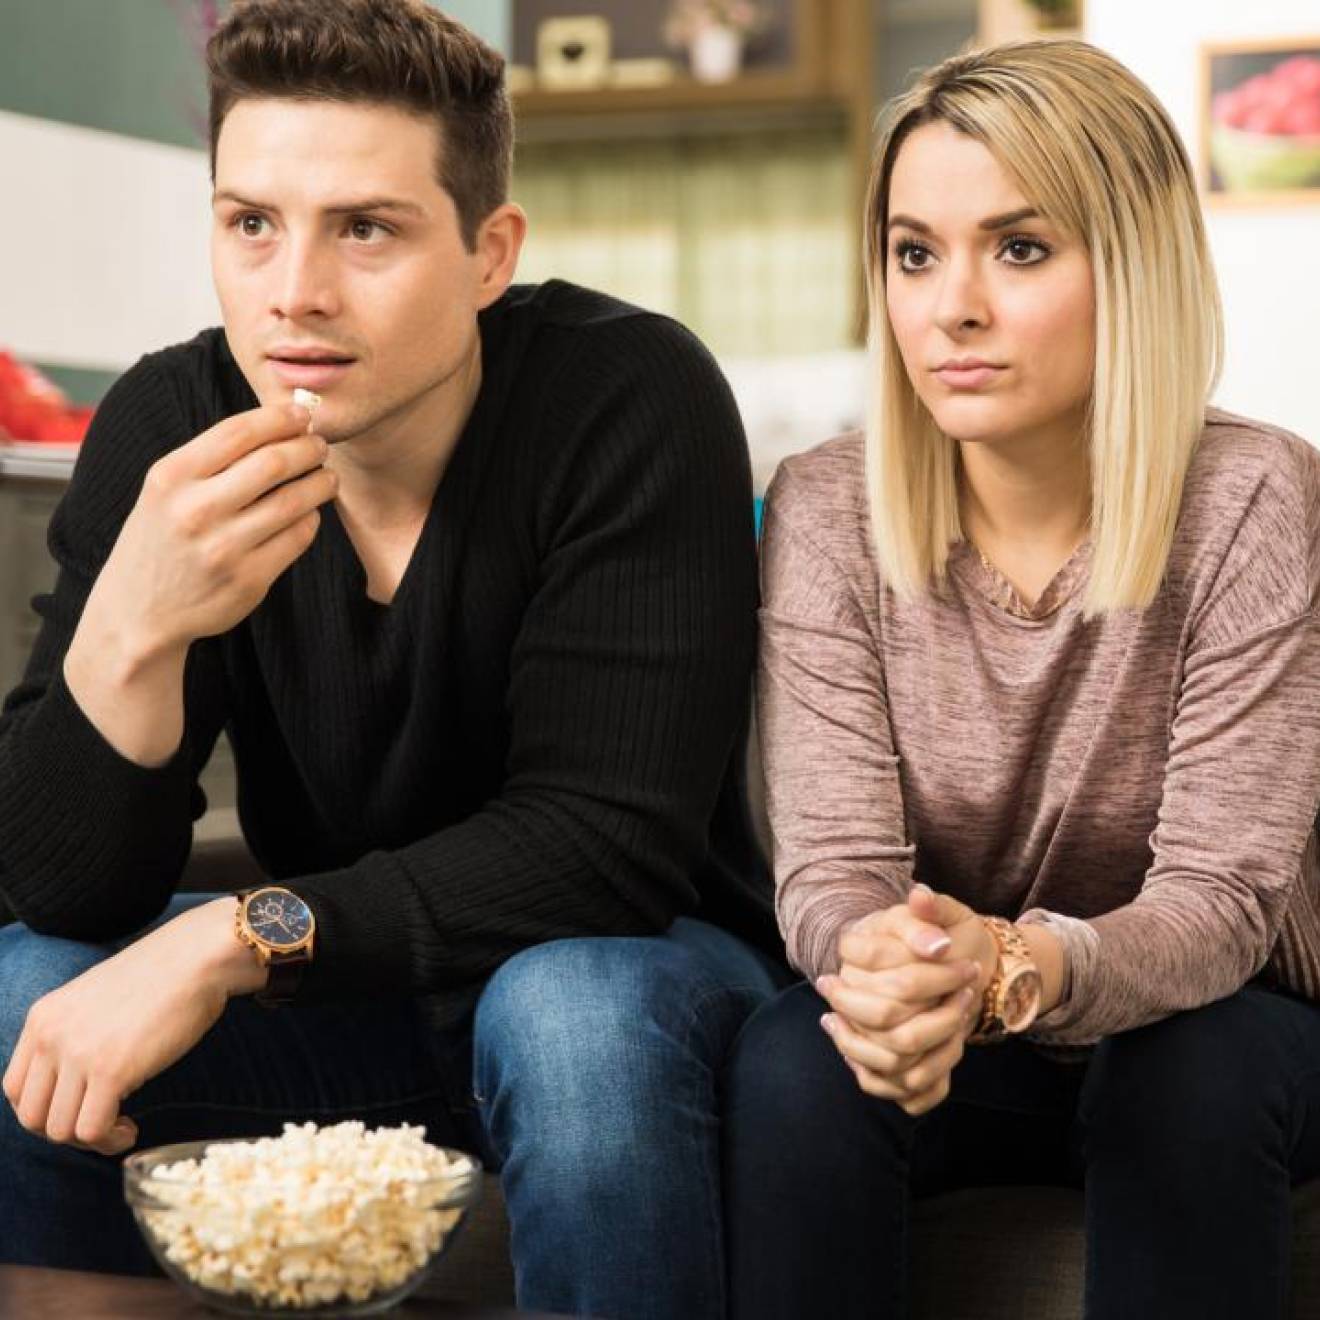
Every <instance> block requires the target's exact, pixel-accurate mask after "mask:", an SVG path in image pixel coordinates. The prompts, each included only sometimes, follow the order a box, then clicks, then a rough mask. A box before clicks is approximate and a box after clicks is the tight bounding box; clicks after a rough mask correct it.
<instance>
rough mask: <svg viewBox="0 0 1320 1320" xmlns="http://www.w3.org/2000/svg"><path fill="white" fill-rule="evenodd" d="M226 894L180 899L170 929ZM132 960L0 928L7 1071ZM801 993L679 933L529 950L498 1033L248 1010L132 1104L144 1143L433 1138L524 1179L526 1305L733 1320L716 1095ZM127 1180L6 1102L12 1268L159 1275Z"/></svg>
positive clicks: (740, 955) (231, 1011)
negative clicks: (749, 1044) (351, 1124)
mask: <svg viewBox="0 0 1320 1320" xmlns="http://www.w3.org/2000/svg"><path fill="white" fill-rule="evenodd" d="M214 897H216V895H214V894H190V895H186V896H179V897H177V898H176V899H174V901H173V902H172V903H171V905H170V907H169V908H168V909H167V911H166V912H165V913H164V915H163V916H162V917H161V918H160V922H164V921H168V920H170V919H171V918H172V917H174V916H177V915H178V914H179V912H181V911H182V910H183V909H184V908H186V907H188V906H192V905H194V904H197V903H202V902H206V901H208V900H210V899H212V898H214ZM160 922H158V923H156V924H160ZM134 938H136V937H134ZM131 942H132V941H131V940H125V941H121V942H119V943H117V944H106V945H93V944H84V943H79V942H76V941H72V940H64V939H56V938H51V937H47V936H41V935H37V934H34V933H33V932H32V931H30V930H28V929H27V928H26V927H24V926H22V925H14V926H8V927H5V928H4V929H0V1072H2V1071H3V1069H4V1067H6V1066H7V1065H8V1061H9V1058H10V1057H11V1055H12V1054H13V1050H14V1046H15V1044H16V1043H17V1041H18V1037H19V1034H20V1032H21V1031H22V1028H23V1023H24V1021H25V1019H26V1016H27V1012H28V1009H29V1008H30V1007H31V1005H32V1004H33V1003H34V1002H35V1001H36V1000H37V999H39V998H41V996H43V995H45V994H47V993H49V992H50V991H52V990H55V989H56V988H58V987H59V986H61V985H63V984H65V983H66V982H68V981H70V980H72V979H73V978H74V977H76V976H78V975H80V974H81V973H82V972H84V971H86V970H87V969H88V968H90V967H92V966H94V965H95V964H96V963H98V962H100V961H101V960H103V959H105V958H107V957H109V956H111V955H112V954H113V953H115V952H116V951H117V950H118V949H120V948H122V947H124V945H125V944H127V943H131ZM778 979H779V973H778V972H777V970H776V969H775V967H774V965H773V964H772V963H770V962H769V961H768V960H766V959H764V958H762V957H761V956H760V955H759V954H757V953H755V952H753V951H752V950H751V949H750V948H748V947H747V946H746V945H744V944H743V943H742V942H741V941H739V940H738V939H736V938H735V937H734V936H732V935H730V934H728V933H727V932H725V931H721V930H718V929H716V928H715V927H713V926H710V925H706V924H704V923H702V922H699V921H695V920H691V919H688V918H680V919H679V920H678V921H676V922H675V923H674V924H673V926H672V927H671V928H670V930H669V931H668V932H667V934H666V935H664V936H661V937H656V938H651V939H624V938H595V939H573V940H561V941H555V942H553V943H549V944H543V945H539V946H537V947H535V948H532V949H529V950H526V951H525V952H523V953H521V954H518V955H517V956H516V957H514V958H512V959H510V960H509V962H507V963H505V964H504V966H503V967H501V968H500V969H499V971H498V972H496V974H495V975H494V976H493V977H492V978H491V980H490V981H489V982H488V983H487V985H486V988H485V991H484V992H483V994H482V997H481V1000H480V1002H479V1004H478V1006H477V1011H476V1015H475V1022H474V1023H473V1024H472V1025H471V1026H470V1027H469V1028H467V1029H464V1030H459V1031H455V1032H453V1033H437V1032H436V1031H435V1030H434V1029H432V1028H430V1027H428V1026H427V1024H426V1021H425V1018H424V1015H423V1013H422V1012H420V1011H419V1010H418V1008H417V1006H416V1005H415V1003H414V1002H413V1001H408V1000H404V1001H399V1000H393V1001H375V1002H364V1003H358V1004H343V1005H303V1006H299V1005H293V1006H289V1007H285V1008H281V1009H278V1010H275V1011H271V1010H268V1009H264V1008H262V1007H261V1006H260V1005H258V1004H256V1003H255V1002H253V1001H252V1000H251V999H249V998H239V999H235V1000H233V1001H231V1003H230V1004H229V1005H228V1007H227V1008H226V1009H225V1012H224V1013H223V1015H222V1016H221V1018H220V1020H219V1021H218V1022H217V1023H216V1025H215V1026H214V1028H213V1029H212V1030H211V1031H210V1032H209V1033H208V1034H207V1036H206V1037H205V1038H204V1039H203V1040H202V1041H201V1042H199V1044H198V1045H197V1046H196V1047H195V1048H194V1049H193V1050H192V1051H191V1052H190V1053H188V1054H187V1055H185V1056H184V1058H182V1059H181V1060H180V1061H179V1062H178V1063H176V1064H175V1065H173V1066H172V1067H170V1068H168V1069H166V1070H165V1071H164V1072H163V1073H161V1074H160V1075H159V1076H158V1077H155V1078H153V1079H152V1080H151V1081H149V1082H148V1083H147V1084H146V1085H145V1086H143V1087H142V1088H141V1089H140V1090H139V1091H137V1092H136V1093H134V1094H133V1095H131V1096H129V1097H128V1098H127V1100H126V1101H125V1103H124V1107H123V1108H124V1112H125V1113H126V1114H128V1115H129V1116H130V1117H132V1118H133V1119H134V1120H135V1121H136V1122H137V1123H138V1125H139V1128H140V1142H139V1148H141V1147H143V1146H153V1145H160V1144H163V1143H165V1142H172V1141H183V1140H189V1139H194V1138H206V1137H219V1136H257V1135H268V1134H276V1133H278V1132H279V1131H280V1130H281V1126H282V1124H283V1123H284V1122H285V1121H299V1122H305V1121H307V1120H309V1119H311V1120H315V1121H316V1122H318V1123H332V1122H339V1121H341V1120H343V1119H348V1118H356V1119H361V1120H362V1121H364V1122H365V1123H367V1124H368V1125H369V1126H372V1127H375V1126H382V1125H396V1124H399V1123H404V1122H408V1123H422V1124H424V1125H425V1126H426V1129H427V1135H428V1139H429V1140H431V1141H433V1142H436V1143H437V1144H440V1145H451V1146H458V1147H461V1148H464V1149H467V1150H470V1151H472V1152H474V1153H476V1154H477V1155H479V1156H480V1157H481V1159H482V1161H483V1163H485V1164H486V1166H487V1167H488V1168H499V1169H501V1170H502V1179H503V1186H504V1194H505V1198H506V1201H507V1204H508V1210H509V1218H510V1222H511V1225H512V1231H513V1262H514V1271H515V1276H516V1280H517V1294H518V1303H519V1305H520V1306H524V1307H528V1308H533V1309H540V1310H546V1311H559V1312H566V1313H576V1314H589V1315H595V1316H605V1317H620V1318H624V1317H626V1318H627V1320H633V1318H634V1317H638V1318H640V1317H652V1316H653V1317H657V1318H658V1317H670V1318H673V1320H678V1318H680V1317H681V1318H682V1320H697V1318H698V1317H703V1316H712V1317H715V1316H720V1315H722V1314H723V1311H724V1305H725V1288H724V1254H723V1246H722V1242H723V1238H722V1233H721V1198H720V1152H719V1128H720V1123H719V1114H718V1091H717V1085H718V1080H719V1075H720V1070H721V1066H722V1063H723V1061H724V1058H725V1055H726V1053H727V1052H728V1050H729V1048H730V1046H731V1045H732V1042H733V1040H734V1037H735V1036H736V1035H737V1033H738V1030H739V1028H740V1026H741V1025H742V1023H743V1021H744V1020H745V1019H746V1018H747V1017H748V1016H749V1014H750V1013H751V1012H752V1010H753V1009H755V1008H756V1007H757V1005H758V1004H760V1003H762V1002H763V1001H765V1000H767V999H769V998H770V997H771V995H772V994H773V993H774V991H775V989H776V982H777V980H778ZM119 1163H120V1162H119V1160H117V1159H110V1158H107V1157H105V1156H101V1155H98V1154H95V1153H92V1152H87V1151H83V1150H79V1149H76V1148H74V1147H69V1146H56V1145H54V1144H52V1143H49V1142H47V1141H45V1140H44V1139H42V1138H39V1137H36V1136H34V1135H32V1134H31V1133H29V1132H27V1131H26V1130H25V1129H24V1128H22V1127H21V1126H20V1125H19V1123H18V1121H17V1119H16V1117H15V1115H14V1112H13V1109H12V1107H11V1106H10V1105H9V1104H8V1102H7V1101H5V1100H4V1098H3V1096H0V1260H3V1261H6V1262H10V1263H19V1264H32V1265H50V1266H57V1267H64V1268H71V1269H93V1270H101V1271H106V1272H111V1273H142V1274H147V1273H155V1272H157V1271H156V1270H155V1267H154V1265H153V1263H152V1262H151V1260H150V1257H149V1256H148V1254H147V1252H146V1249H145V1246H144V1244H143V1243H142V1241H141V1239H140V1236H139V1234H138V1231H137V1228H136V1226H135V1225H134V1223H133V1221H132V1218H131V1216H130V1215H129V1213H128V1210H127V1209H126V1207H125V1205H124V1201H123V1194H122V1191H121V1187H120V1171H119ZM441 1268H442V1269H443V1265H442V1266H441Z"/></svg>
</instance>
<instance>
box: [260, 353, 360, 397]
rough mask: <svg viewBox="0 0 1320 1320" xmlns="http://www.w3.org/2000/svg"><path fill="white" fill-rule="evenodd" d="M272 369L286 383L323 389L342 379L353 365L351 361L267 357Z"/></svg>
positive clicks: (311, 388) (309, 388)
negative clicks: (313, 360)
mask: <svg viewBox="0 0 1320 1320" xmlns="http://www.w3.org/2000/svg"><path fill="white" fill-rule="evenodd" d="M266 361H267V362H269V363H270V366H271V370H272V371H273V372H274V373H275V374H276V375H277V376H278V377H279V378H280V380H281V381H283V382H284V384H286V385H289V386H294V385H301V386H302V387H303V388H304V389H308V390H317V391H320V390H323V389H326V388H327V387H328V386H331V385H333V384H335V382H336V381H339V380H342V379H343V377H344V375H345V373H347V371H348V370H349V368H350V367H352V366H353V363H352V362H351V361H349V362H295V361H293V360H292V359H291V358H267V359H266Z"/></svg>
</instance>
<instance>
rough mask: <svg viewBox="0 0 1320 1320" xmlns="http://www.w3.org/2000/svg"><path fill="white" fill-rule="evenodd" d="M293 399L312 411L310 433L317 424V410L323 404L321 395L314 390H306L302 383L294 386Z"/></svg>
mask: <svg viewBox="0 0 1320 1320" xmlns="http://www.w3.org/2000/svg"><path fill="white" fill-rule="evenodd" d="M293 401H294V403H296V404H297V405H298V406H299V407H300V408H306V409H308V411H310V412H311V414H312V416H311V420H310V421H309V422H308V423H307V431H308V434H309V435H310V434H311V431H312V428H313V427H315V425H316V410H317V409H318V408H319V407H320V406H321V396H320V395H319V394H317V393H315V391H313V390H305V389H303V387H302V386H301V385H297V386H295V387H294V391H293Z"/></svg>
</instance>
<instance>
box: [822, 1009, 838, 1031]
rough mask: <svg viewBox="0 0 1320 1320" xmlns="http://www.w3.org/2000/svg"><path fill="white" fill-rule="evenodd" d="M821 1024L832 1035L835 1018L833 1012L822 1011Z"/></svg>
mask: <svg viewBox="0 0 1320 1320" xmlns="http://www.w3.org/2000/svg"><path fill="white" fill-rule="evenodd" d="M820 1025H821V1026H822V1027H823V1028H824V1029H825V1030H826V1031H827V1032H828V1033H829V1034H830V1035H831V1036H832V1035H834V1028H835V1019H834V1014H833V1013H822V1014H821V1017H820Z"/></svg>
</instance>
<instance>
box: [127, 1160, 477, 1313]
mask: <svg viewBox="0 0 1320 1320" xmlns="http://www.w3.org/2000/svg"><path fill="white" fill-rule="evenodd" d="M248 1140H249V1139H248V1138H243V1137H227V1138H223V1139H220V1140H216V1141H184V1142H179V1143H178V1144H176V1145H171V1146H157V1147H155V1148H154V1149H152V1150H143V1151H137V1152H135V1153H134V1154H132V1155H129V1156H128V1157H127V1158H126V1159H125V1160H124V1164H123V1169H124V1196H125V1199H126V1200H127V1201H128V1205H129V1208H130V1209H131V1210H132V1212H133V1217H134V1219H136V1220H137V1224H138V1227H139V1229H141V1231H142V1235H143V1237H144V1238H146V1241H147V1245H148V1247H150V1249H151V1254H152V1255H153V1256H154V1257H155V1258H156V1261H157V1263H158V1264H159V1265H160V1267H161V1269H163V1270H164V1271H165V1273H166V1274H167V1275H169V1277H170V1278H172V1279H173V1280H174V1281H175V1282H176V1283H178V1284H179V1285H180V1286H181V1287H182V1288H183V1289H184V1290H185V1291H186V1292H187V1293H189V1294H190V1295H191V1296H192V1297H193V1298H195V1299H196V1300H198V1301H200V1302H202V1303H203V1304H204V1305H206V1306H210V1307H213V1308H215V1309H217V1310H220V1311H226V1312H228V1313H229V1314H231V1315H300V1316H309V1317H323V1316H324V1317H329V1316H359V1315H375V1314H376V1313H378V1312H380V1311H385V1310H388V1309H389V1308H390V1307H391V1306H394V1305H396V1304H397V1303H398V1302H400V1301H402V1300H403V1298H405V1297H407V1296H408V1295H409V1294H410V1293H412V1292H414V1291H416V1289H417V1288H419V1287H420V1286H421V1284H422V1282H423V1281H424V1280H425V1279H426V1277H427V1275H428V1274H429V1273H430V1272H431V1269H432V1267H433V1266H434V1265H435V1263H436V1261H438V1260H439V1259H440V1257H441V1256H442V1255H443V1254H444V1253H445V1251H446V1249H447V1248H448V1247H449V1245H450V1243H451V1242H452V1241H453V1239H454V1234H455V1233H456V1232H457V1230H458V1228H459V1226H460V1224H461V1223H462V1221H463V1218H464V1216H465V1215H466V1214H467V1211H468V1209H469V1208H470V1207H471V1206H472V1205H473V1203H474V1202H475V1201H476V1200H477V1197H478V1196H479V1195H480V1194H481V1164H480V1162H479V1161H478V1160H476V1159H475V1158H474V1157H473V1156H471V1155H469V1154H468V1153H467V1152H465V1151H459V1150H451V1149H447V1148H444V1147H438V1148H437V1149H439V1150H441V1151H443V1153H444V1155H445V1156H446V1157H447V1158H448V1159H449V1161H450V1162H451V1167H452V1172H447V1173H446V1174H445V1175H444V1176H443V1177H438V1178H430V1179H422V1180H396V1181H394V1182H391V1183H390V1184H389V1185H388V1187H385V1186H374V1187H370V1188H367V1187H366V1186H365V1185H363V1184H358V1185H350V1184H347V1183H345V1182H343V1181H342V1180H341V1181H339V1182H333V1181H329V1180H326V1179H323V1178H321V1179H318V1178H315V1177H312V1176H309V1177H308V1178H307V1179H306V1180H301V1181H297V1182H292V1181H287V1180H286V1181H268V1182H256V1181H251V1182H246V1183H233V1182H227V1183H224V1184H207V1183H203V1184H201V1185H198V1184H195V1183H191V1182H182V1181H179V1180H178V1179H173V1180H171V1179H168V1178H164V1177H161V1176H160V1171H161V1170H162V1169H163V1167H164V1166H166V1165H171V1164H177V1163H178V1162H179V1161H181V1160H198V1161H200V1160H201V1159H202V1158H203V1156H205V1154H206V1152H207V1150H208V1149H210V1148H211V1147H214V1146H224V1145H230V1144H235V1143H241V1142H245V1141H248Z"/></svg>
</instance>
